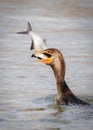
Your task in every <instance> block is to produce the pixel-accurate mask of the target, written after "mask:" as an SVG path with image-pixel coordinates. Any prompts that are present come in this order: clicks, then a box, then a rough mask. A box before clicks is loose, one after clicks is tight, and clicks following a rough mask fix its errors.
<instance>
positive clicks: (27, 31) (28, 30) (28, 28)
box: [17, 22, 32, 34]
mask: <svg viewBox="0 0 93 130" xmlns="http://www.w3.org/2000/svg"><path fill="white" fill-rule="evenodd" d="M30 31H32V27H31V24H30V23H29V22H28V25H27V30H26V31H22V32H17V33H18V34H29V32H30Z"/></svg>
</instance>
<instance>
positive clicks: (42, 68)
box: [0, 0, 93, 130]
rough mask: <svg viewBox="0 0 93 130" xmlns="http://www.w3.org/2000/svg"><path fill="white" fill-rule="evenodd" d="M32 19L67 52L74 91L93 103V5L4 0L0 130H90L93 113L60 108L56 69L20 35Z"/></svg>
mask: <svg viewBox="0 0 93 130" xmlns="http://www.w3.org/2000/svg"><path fill="white" fill-rule="evenodd" d="M28 21H29V22H30V23H31V25H32V28H33V30H34V32H36V33H37V34H38V35H39V36H41V37H42V39H43V38H46V39H47V45H48V47H55V48H58V49H59V50H60V51H61V52H62V53H63V55H64V58H65V62H66V82H67V83H68V85H69V86H70V88H71V90H72V91H73V92H74V93H75V94H76V95H78V96H80V97H81V98H82V99H83V100H85V101H88V102H90V103H91V104H93V1H92V0H88V1H87V0H58V1H56V0H54V1H53V0H51V1H46V0H38V1H36V0H34V1H32V0H26V1H24V0H19V1H17V0H0V130H16V129H17V130H63V129H65V130H79V129H80V130H91V129H92V128H93V109H91V108H88V107H79V106H69V107H66V106H58V105H57V104H56V102H55V99H56V96H57V91H56V84H55V79H54V76H53V73H52V70H51V68H49V66H46V65H44V64H41V63H36V62H35V59H33V58H31V57H30V56H31V54H32V53H33V51H30V44H31V43H30V37H29V36H23V35H18V34H16V32H18V31H22V30H24V29H26V26H27V22H28Z"/></svg>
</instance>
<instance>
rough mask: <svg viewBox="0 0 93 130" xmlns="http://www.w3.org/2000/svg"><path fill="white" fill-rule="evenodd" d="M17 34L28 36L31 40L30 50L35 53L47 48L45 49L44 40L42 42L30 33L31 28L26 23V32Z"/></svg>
mask: <svg viewBox="0 0 93 130" xmlns="http://www.w3.org/2000/svg"><path fill="white" fill-rule="evenodd" d="M17 33H18V34H27V35H30V37H31V40H32V44H31V47H30V49H31V50H32V49H34V51H35V53H36V52H40V51H43V50H45V49H47V47H46V39H44V40H42V39H41V38H40V37H39V36H38V35H37V34H35V33H34V32H33V31H32V27H31V25H30V23H29V22H28V26H27V30H26V31H22V32H17Z"/></svg>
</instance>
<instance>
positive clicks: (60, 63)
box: [35, 48, 89, 105]
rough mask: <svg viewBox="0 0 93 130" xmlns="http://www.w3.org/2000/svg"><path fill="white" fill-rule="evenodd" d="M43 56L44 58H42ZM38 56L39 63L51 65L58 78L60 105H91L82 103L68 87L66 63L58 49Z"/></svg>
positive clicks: (45, 51) (43, 52) (48, 50)
mask: <svg viewBox="0 0 93 130" xmlns="http://www.w3.org/2000/svg"><path fill="white" fill-rule="evenodd" d="M40 54H42V57H40ZM40 54H39V55H38V56H35V57H37V58H39V60H38V62H43V63H45V64H47V65H50V66H51V68H52V70H53V72H54V75H55V78H56V86H57V91H58V98H57V102H58V103H59V104H65V105H68V104H77V105H89V103H87V102H84V101H82V100H81V99H79V98H78V97H77V96H75V95H74V94H73V92H72V91H71V90H70V88H69V87H68V85H67V83H66V82H65V69H66V67H65V61H64V58H63V55H62V54H61V52H60V51H59V50H57V49H54V48H52V49H46V50H44V51H42V52H41V53H40Z"/></svg>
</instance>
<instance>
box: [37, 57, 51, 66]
mask: <svg viewBox="0 0 93 130" xmlns="http://www.w3.org/2000/svg"><path fill="white" fill-rule="evenodd" d="M37 62H42V63H45V64H47V65H49V64H50V62H51V58H46V59H39V60H37Z"/></svg>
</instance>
